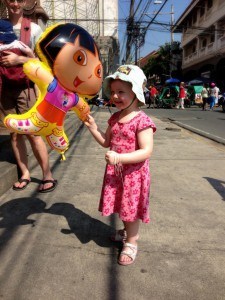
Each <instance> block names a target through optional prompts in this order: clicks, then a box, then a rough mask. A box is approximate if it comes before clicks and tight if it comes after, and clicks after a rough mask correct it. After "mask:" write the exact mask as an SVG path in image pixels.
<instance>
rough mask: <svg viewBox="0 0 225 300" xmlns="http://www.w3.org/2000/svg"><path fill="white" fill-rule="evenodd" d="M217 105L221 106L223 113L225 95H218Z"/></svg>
mask: <svg viewBox="0 0 225 300" xmlns="http://www.w3.org/2000/svg"><path fill="white" fill-rule="evenodd" d="M218 105H219V106H221V107H222V110H223V112H225V93H223V94H220V95H219V101H218Z"/></svg>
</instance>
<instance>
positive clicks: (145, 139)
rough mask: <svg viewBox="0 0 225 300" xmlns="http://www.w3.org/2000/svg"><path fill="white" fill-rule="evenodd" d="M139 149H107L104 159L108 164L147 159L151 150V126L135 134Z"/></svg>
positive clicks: (128, 162)
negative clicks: (120, 151)
mask: <svg viewBox="0 0 225 300" xmlns="http://www.w3.org/2000/svg"><path fill="white" fill-rule="evenodd" d="M137 139H138V145H139V149H138V150H136V151H134V152H130V153H121V154H119V153H116V152H115V151H107V153H106V155H105V159H106V161H107V163H108V164H110V165H115V164H117V163H122V164H134V163H139V162H142V161H145V160H146V159H148V158H149V157H150V156H151V154H152V151H153V129H152V128H151V127H149V128H146V129H143V130H141V131H139V132H138V134H137Z"/></svg>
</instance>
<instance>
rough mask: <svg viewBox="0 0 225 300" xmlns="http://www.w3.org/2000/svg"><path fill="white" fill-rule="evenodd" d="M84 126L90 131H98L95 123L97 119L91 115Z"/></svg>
mask: <svg viewBox="0 0 225 300" xmlns="http://www.w3.org/2000/svg"><path fill="white" fill-rule="evenodd" d="M84 124H85V125H86V126H87V127H88V128H89V129H97V125H96V123H95V119H94V118H93V117H92V116H91V115H89V114H88V115H87V118H86V120H85V121H84Z"/></svg>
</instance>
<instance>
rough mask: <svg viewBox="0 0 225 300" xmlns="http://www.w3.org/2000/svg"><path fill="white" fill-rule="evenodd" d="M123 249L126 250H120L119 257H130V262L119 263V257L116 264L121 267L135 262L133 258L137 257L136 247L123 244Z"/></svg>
mask: <svg viewBox="0 0 225 300" xmlns="http://www.w3.org/2000/svg"><path fill="white" fill-rule="evenodd" d="M125 248H128V249H126V250H122V252H121V253H120V257H121V255H126V256H128V257H130V258H131V260H130V261H121V260H120V257H119V259H118V264H120V265H122V266H127V265H131V264H132V263H133V262H134V261H135V258H136V255H137V246H136V245H133V244H130V243H124V245H123V249H125Z"/></svg>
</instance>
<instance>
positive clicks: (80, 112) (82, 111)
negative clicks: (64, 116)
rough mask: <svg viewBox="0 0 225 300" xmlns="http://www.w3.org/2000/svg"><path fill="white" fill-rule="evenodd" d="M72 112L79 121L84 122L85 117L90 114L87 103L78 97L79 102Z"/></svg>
mask: <svg viewBox="0 0 225 300" xmlns="http://www.w3.org/2000/svg"><path fill="white" fill-rule="evenodd" d="M72 110H73V111H74V112H75V113H76V114H77V116H78V118H79V119H80V120H81V121H83V122H84V121H85V120H86V118H87V115H88V114H90V106H89V105H88V103H87V102H86V101H85V100H84V99H83V98H82V97H81V96H80V95H79V100H78V102H77V105H76V106H74V107H73V108H72Z"/></svg>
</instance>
